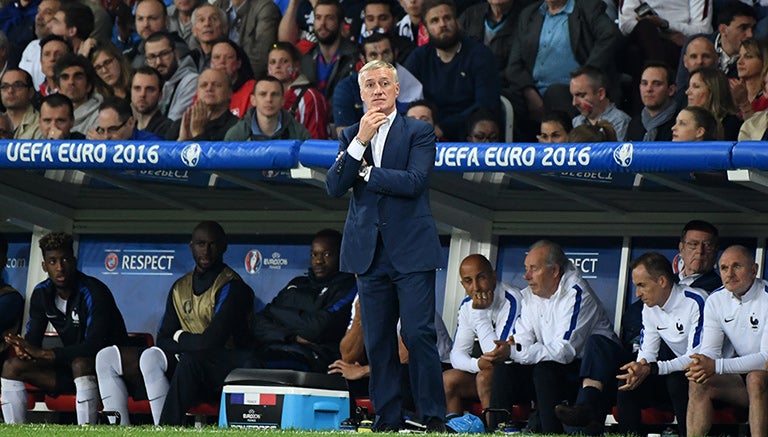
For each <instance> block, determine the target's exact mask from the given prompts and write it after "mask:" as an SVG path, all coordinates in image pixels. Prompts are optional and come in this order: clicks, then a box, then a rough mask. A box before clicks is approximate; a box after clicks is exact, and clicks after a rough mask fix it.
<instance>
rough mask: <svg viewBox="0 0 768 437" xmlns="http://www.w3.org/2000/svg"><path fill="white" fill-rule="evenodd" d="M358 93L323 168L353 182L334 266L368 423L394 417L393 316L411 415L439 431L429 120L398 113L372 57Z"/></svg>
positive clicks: (379, 427) (387, 76)
mask: <svg viewBox="0 0 768 437" xmlns="http://www.w3.org/2000/svg"><path fill="white" fill-rule="evenodd" d="M358 80H359V84H360V96H361V97H362V100H363V103H365V104H366V105H367V108H368V111H367V112H366V113H365V115H363V117H362V118H361V119H360V123H357V124H354V125H352V126H350V127H348V128H347V129H345V130H344V131H342V133H341V137H340V141H339V149H340V151H341V153H340V154H339V157H338V158H337V159H336V162H335V163H334V164H333V166H332V167H331V169H330V170H329V171H328V177H327V179H326V185H327V188H328V193H329V194H330V195H332V196H335V197H340V196H342V195H344V194H346V193H347V191H348V190H349V189H350V188H352V190H353V195H352V199H351V200H350V207H349V213H348V214H347V222H346V224H345V226H344V239H343V241H342V245H341V270H342V271H345V272H349V273H355V274H357V275H358V281H357V285H358V291H359V293H360V310H361V313H362V319H363V320H365V324H363V337H364V338H365V348H366V351H367V353H368V362H369V363H370V366H371V384H370V388H371V399H372V401H373V406H374V408H375V409H376V413H377V414H378V417H377V419H376V422H375V423H374V429H375V430H376V431H397V430H398V429H399V428H400V425H401V421H402V418H401V407H402V405H401V399H400V390H399V387H400V385H399V384H396V383H395V381H399V377H400V375H399V367H400V366H399V365H398V363H399V359H398V347H397V319H398V317H399V318H400V320H401V322H402V325H401V326H402V329H401V334H402V338H403V343H404V344H405V347H406V348H407V349H408V352H409V365H410V371H411V381H412V383H413V392H414V397H415V399H416V408H417V409H418V410H419V412H420V413H421V417H420V419H421V420H422V421H423V422H424V423H426V427H427V430H428V431H442V432H444V431H445V423H444V417H445V392H444V391H443V381H442V378H441V366H440V357H439V355H438V353H437V346H436V343H437V334H436V333H435V322H434V317H435V269H436V268H437V267H439V265H440V242H439V240H438V238H437V228H436V227H435V221H434V219H433V218H432V213H431V211H430V208H429V175H430V173H431V172H432V169H433V167H434V163H435V151H436V149H435V134H434V131H433V130H432V126H430V125H429V124H427V123H424V122H422V121H419V120H414V119H410V118H406V117H404V116H401V115H398V114H397V110H396V108H395V103H396V99H397V95H398V93H399V91H400V85H399V83H398V79H397V70H396V69H395V67H394V66H392V65H391V64H389V63H387V62H384V61H378V60H377V61H372V62H369V63H367V64H365V66H363V68H362V69H361V70H360V75H359V79H358Z"/></svg>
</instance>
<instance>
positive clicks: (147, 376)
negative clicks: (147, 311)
mask: <svg viewBox="0 0 768 437" xmlns="http://www.w3.org/2000/svg"><path fill="white" fill-rule="evenodd" d="M139 368H141V374H142V375H144V386H145V387H146V389H147V397H148V398H149V407H150V408H151V409H152V419H153V420H154V421H155V425H159V424H160V415H161V414H162V412H163V406H164V405H165V398H166V396H168V388H169V387H170V385H171V384H170V383H169V382H168V378H166V377H165V371H166V370H167V369H168V361H167V360H166V358H165V353H164V352H163V351H162V350H161V349H160V348H158V347H151V348H149V349H147V350H145V351H144V352H142V354H141V358H139Z"/></svg>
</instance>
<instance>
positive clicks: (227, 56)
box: [211, 39, 256, 118]
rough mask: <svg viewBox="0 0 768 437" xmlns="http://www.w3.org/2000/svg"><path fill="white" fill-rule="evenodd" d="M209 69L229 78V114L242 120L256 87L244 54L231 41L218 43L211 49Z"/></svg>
mask: <svg viewBox="0 0 768 437" xmlns="http://www.w3.org/2000/svg"><path fill="white" fill-rule="evenodd" d="M211 68H215V69H217V70H221V71H223V72H224V73H226V75H227V76H229V81H230V83H231V84H232V100H231V103H230V105H229V112H231V113H232V115H234V116H235V117H237V118H243V116H244V115H245V113H246V111H248V108H250V107H251V94H253V87H254V86H256V80H255V79H254V77H253V71H252V70H251V63H250V62H248V58H247V56H246V55H245V52H244V51H243V49H242V48H240V46H238V45H237V44H235V43H234V42H232V40H229V39H225V40H221V41H218V42H216V43H214V44H213V48H211Z"/></svg>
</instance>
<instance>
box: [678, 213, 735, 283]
mask: <svg viewBox="0 0 768 437" xmlns="http://www.w3.org/2000/svg"><path fill="white" fill-rule="evenodd" d="M718 235H719V234H718V231H717V228H716V227H714V226H713V225H712V224H711V223H708V222H705V221H703V220H691V221H689V222H688V223H686V224H685V227H683V234H682V236H681V237H680V244H678V249H679V250H680V256H681V258H682V259H683V268H682V269H680V273H679V278H680V284H682V285H686V286H690V287H696V288H701V289H703V290H706V291H709V292H711V291H714V290H715V289H717V288H719V287H720V286H721V285H723V282H722V280H721V279H720V276H719V275H718V274H717V272H716V271H715V260H716V258H717V248H718V244H719V240H718ZM672 267H673V268H674V267H675V266H672Z"/></svg>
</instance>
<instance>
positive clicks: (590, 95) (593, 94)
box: [570, 65, 631, 141]
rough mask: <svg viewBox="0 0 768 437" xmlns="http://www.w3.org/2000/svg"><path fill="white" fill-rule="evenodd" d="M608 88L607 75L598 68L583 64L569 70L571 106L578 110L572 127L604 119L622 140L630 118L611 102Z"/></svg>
mask: <svg viewBox="0 0 768 437" xmlns="http://www.w3.org/2000/svg"><path fill="white" fill-rule="evenodd" d="M608 89H609V86H608V77H607V76H606V75H605V73H604V72H603V71H602V70H600V69H599V68H596V67H592V66H589V65H585V66H583V67H579V68H577V69H575V70H573V71H572V72H571V84H570V91H571V95H572V96H573V106H574V107H575V108H576V109H577V110H578V111H579V115H577V116H576V117H574V119H573V127H578V126H581V125H582V124H592V125H594V124H596V123H597V122H598V121H599V120H605V121H607V122H608V123H610V124H611V125H612V126H613V129H614V130H615V131H616V136H617V137H618V139H619V141H624V137H625V136H626V134H627V126H628V125H629V121H630V120H631V118H630V116H629V115H627V114H626V113H625V112H624V111H622V110H620V109H619V108H617V107H616V104H615V103H613V102H611V99H610V97H609V95H608Z"/></svg>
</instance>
